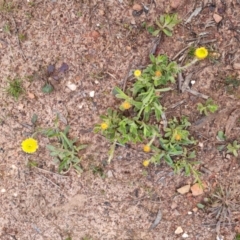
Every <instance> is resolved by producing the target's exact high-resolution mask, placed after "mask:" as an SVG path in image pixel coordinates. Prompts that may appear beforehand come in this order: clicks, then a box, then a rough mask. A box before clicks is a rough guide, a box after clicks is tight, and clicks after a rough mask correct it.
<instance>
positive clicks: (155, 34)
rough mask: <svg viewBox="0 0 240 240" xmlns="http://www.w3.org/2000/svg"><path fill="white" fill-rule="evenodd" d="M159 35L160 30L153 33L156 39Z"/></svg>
mask: <svg viewBox="0 0 240 240" xmlns="http://www.w3.org/2000/svg"><path fill="white" fill-rule="evenodd" d="M159 33H160V30H155V31H154V32H152V35H153V36H154V37H156V36H157V35H158V34H159Z"/></svg>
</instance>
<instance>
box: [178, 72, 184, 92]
mask: <svg viewBox="0 0 240 240" xmlns="http://www.w3.org/2000/svg"><path fill="white" fill-rule="evenodd" d="M177 80H178V91H179V92H181V91H182V84H183V81H184V79H183V75H182V72H179V73H178V76H177Z"/></svg>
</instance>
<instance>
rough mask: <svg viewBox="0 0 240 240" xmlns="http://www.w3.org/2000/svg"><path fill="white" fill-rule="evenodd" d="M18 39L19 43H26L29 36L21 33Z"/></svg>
mask: <svg viewBox="0 0 240 240" xmlns="http://www.w3.org/2000/svg"><path fill="white" fill-rule="evenodd" d="M18 39H19V41H21V42H24V41H26V39H27V36H26V35H25V34H23V33H19V34H18Z"/></svg>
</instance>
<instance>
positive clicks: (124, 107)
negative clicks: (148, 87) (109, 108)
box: [121, 101, 132, 110]
mask: <svg viewBox="0 0 240 240" xmlns="http://www.w3.org/2000/svg"><path fill="white" fill-rule="evenodd" d="M121 107H122V108H123V109H126V110H127V109H129V108H131V107H132V105H131V104H130V103H129V102H128V101H125V102H123V103H122V105H121Z"/></svg>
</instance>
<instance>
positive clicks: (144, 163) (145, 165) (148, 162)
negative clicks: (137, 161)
mask: <svg viewBox="0 0 240 240" xmlns="http://www.w3.org/2000/svg"><path fill="white" fill-rule="evenodd" d="M142 164H143V166H144V167H148V165H149V164H150V161H149V160H145V161H143V163H142Z"/></svg>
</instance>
